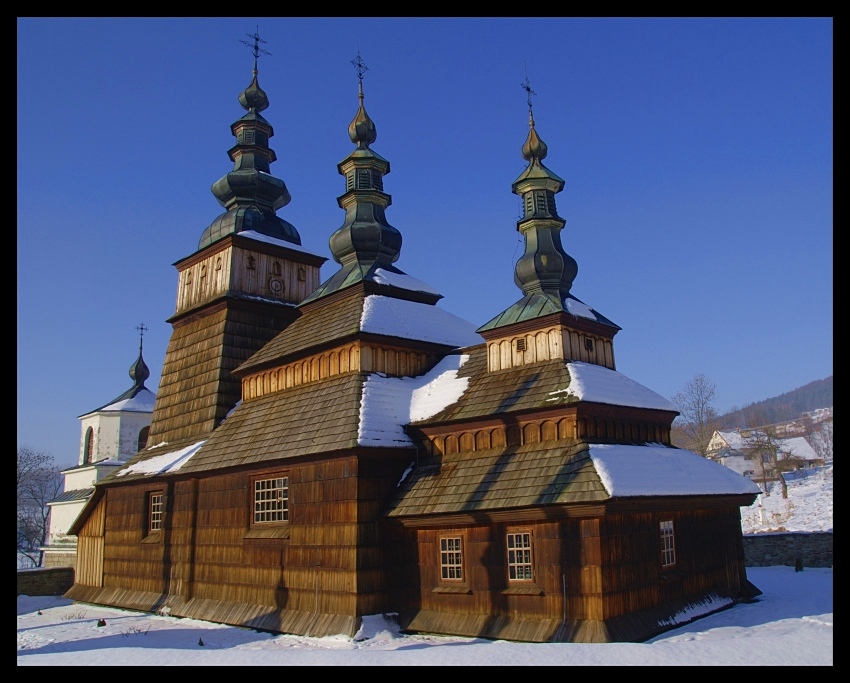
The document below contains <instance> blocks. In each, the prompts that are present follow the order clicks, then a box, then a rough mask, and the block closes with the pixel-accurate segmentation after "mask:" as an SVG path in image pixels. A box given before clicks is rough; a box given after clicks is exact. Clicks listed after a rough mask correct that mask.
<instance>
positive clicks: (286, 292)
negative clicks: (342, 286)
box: [176, 241, 319, 314]
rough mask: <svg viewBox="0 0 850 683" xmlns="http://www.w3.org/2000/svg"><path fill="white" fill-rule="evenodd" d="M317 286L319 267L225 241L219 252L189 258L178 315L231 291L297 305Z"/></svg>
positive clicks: (180, 284) (179, 288)
mask: <svg viewBox="0 0 850 683" xmlns="http://www.w3.org/2000/svg"><path fill="white" fill-rule="evenodd" d="M318 286H319V266H318V265H314V264H312V263H304V262H299V261H297V260H294V259H293V258H286V257H284V256H282V255H273V254H269V253H264V252H261V251H254V250H250V249H243V248H241V247H236V246H234V245H232V244H230V243H229V241H223V242H222V243H221V248H219V249H218V250H215V251H210V252H209V253H207V254H205V255H203V256H201V257H200V258H196V259H189V260H187V261H186V262H185V264H184V265H183V266H182V268H181V270H180V273H179V279H178V285H177V309H176V312H177V313H178V314H179V313H182V312H184V311H187V310H189V309H191V308H194V307H195V306H198V305H199V304H202V303H204V302H206V301H210V300H212V299H214V298H216V297H218V296H221V295H223V294H224V293H225V292H228V291H231V292H243V293H245V294H251V295H254V296H259V297H263V298H267V299H277V300H279V301H285V302H288V303H292V304H298V303H300V302H301V301H303V300H304V299H305V298H306V297H307V295H308V294H310V293H311V292H312V291H313V290H314V289H316V287H318Z"/></svg>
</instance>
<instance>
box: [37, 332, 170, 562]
mask: <svg viewBox="0 0 850 683" xmlns="http://www.w3.org/2000/svg"><path fill="white" fill-rule="evenodd" d="M136 329H137V330H138V331H139V357H138V358H137V359H136V360H135V362H134V363H133V364H132V365H131V366H130V379H131V380H133V386H131V387H130V388H129V389H127V391H125V392H123V393H122V394H120V395H118V396H116V397H115V398H113V399H112V400H111V401H110V402H109V403H106V404H105V405H102V406H100V407H99V408H95V409H94V410H90V411H88V412H86V413H84V414H82V415H80V416H79V420H80V450H79V454H78V458H77V464H76V465H74V466H73V467H69V468H67V469H64V470H62V476H63V478H64V482H63V485H62V493H60V494H59V495H58V496H57V497H56V498H55V499H54V500H52V501H50V502H49V503H48V505H49V506H50V524H49V529H48V534H47V545H45V546H43V547H42V548H41V550H42V551H43V552H44V566H45V567H73V566H74V565H75V563H76V559H77V537H76V536H71V535H69V534H68V528H69V527H70V526H71V523H72V522H73V521H74V520H75V519H76V518H77V515H79V514H80V511H81V510H82V509H83V506H84V505H85V504H86V501H87V500H88V499H89V498H90V497H91V494H92V493H94V485H95V483H97V482H98V481H100V480H101V479H103V478H104V477H105V476H107V475H108V474H111V473H112V472H114V471H115V470H116V469H118V468H119V467H120V466H122V465H124V464H125V463H126V462H127V461H128V460H129V459H130V458H132V457H133V456H134V455H135V454H136V453H137V452H138V451H140V450H142V449H143V448H144V447H145V445H146V443H147V439H148V430H149V428H150V427H149V425H150V422H151V416H152V414H153V407H154V401H155V399H156V394H154V393H153V392H152V391H151V390H150V389H148V388H147V387H146V386H145V380H146V379H147V378H148V377H150V374H151V373H150V370H149V369H148V366H147V364H146V363H145V359H144V358H143V357H142V337H143V336H144V334H145V332H147V329H148V328H147V327H145V324H144V323H141V324H140V325H138V326H137V327H136Z"/></svg>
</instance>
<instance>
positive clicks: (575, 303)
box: [564, 296, 598, 320]
mask: <svg viewBox="0 0 850 683" xmlns="http://www.w3.org/2000/svg"><path fill="white" fill-rule="evenodd" d="M564 303H565V304H566V306H567V310H568V311H569V312H570V313H572V314H573V315H575V316H578V317H581V318H590V319H591V320H598V318H597V317H596V314H595V313H594V312H593V310H592V309H591V308H590V306H588V305H587V304H586V303H584V302H582V301H579V300H578V299H576V298H574V297H571V296H568V297H567V298H566V299H565V300H564Z"/></svg>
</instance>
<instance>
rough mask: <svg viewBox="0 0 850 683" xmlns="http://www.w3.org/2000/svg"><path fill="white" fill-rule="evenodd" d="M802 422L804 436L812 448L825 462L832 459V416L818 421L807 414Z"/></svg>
mask: <svg viewBox="0 0 850 683" xmlns="http://www.w3.org/2000/svg"><path fill="white" fill-rule="evenodd" d="M802 423H803V436H804V438H805V439H806V441H807V442H808V443H809V445H810V446H811V447H812V450H813V451H814V452H815V453H816V454H817V456H818V457H819V458H820V459H821V460H823V461H824V462H829V461H830V460H832V426H833V424H832V417H827V418H826V419H823V420H820V421H818V420H814V419H813V418H812V417H811V416H809V415H806V416H804V417H803V420H802Z"/></svg>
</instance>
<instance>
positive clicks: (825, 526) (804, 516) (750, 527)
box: [741, 465, 832, 534]
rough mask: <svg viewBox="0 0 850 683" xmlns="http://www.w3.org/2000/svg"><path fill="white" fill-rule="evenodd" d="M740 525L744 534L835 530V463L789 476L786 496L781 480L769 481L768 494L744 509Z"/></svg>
mask: <svg viewBox="0 0 850 683" xmlns="http://www.w3.org/2000/svg"><path fill="white" fill-rule="evenodd" d="M741 528H742V529H743V531H744V533H745V534H758V533H768V532H776V531H832V465H828V466H826V467H821V468H817V469H814V470H808V471H807V475H806V476H799V475H798V476H797V478H794V479H788V497H787V498H783V497H782V488H781V486H780V484H779V482H768V486H767V492H766V493H763V494H761V495H760V496H759V497H758V498H757V499H756V502H755V503H753V504H752V505H751V506H750V507H746V508H741Z"/></svg>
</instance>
